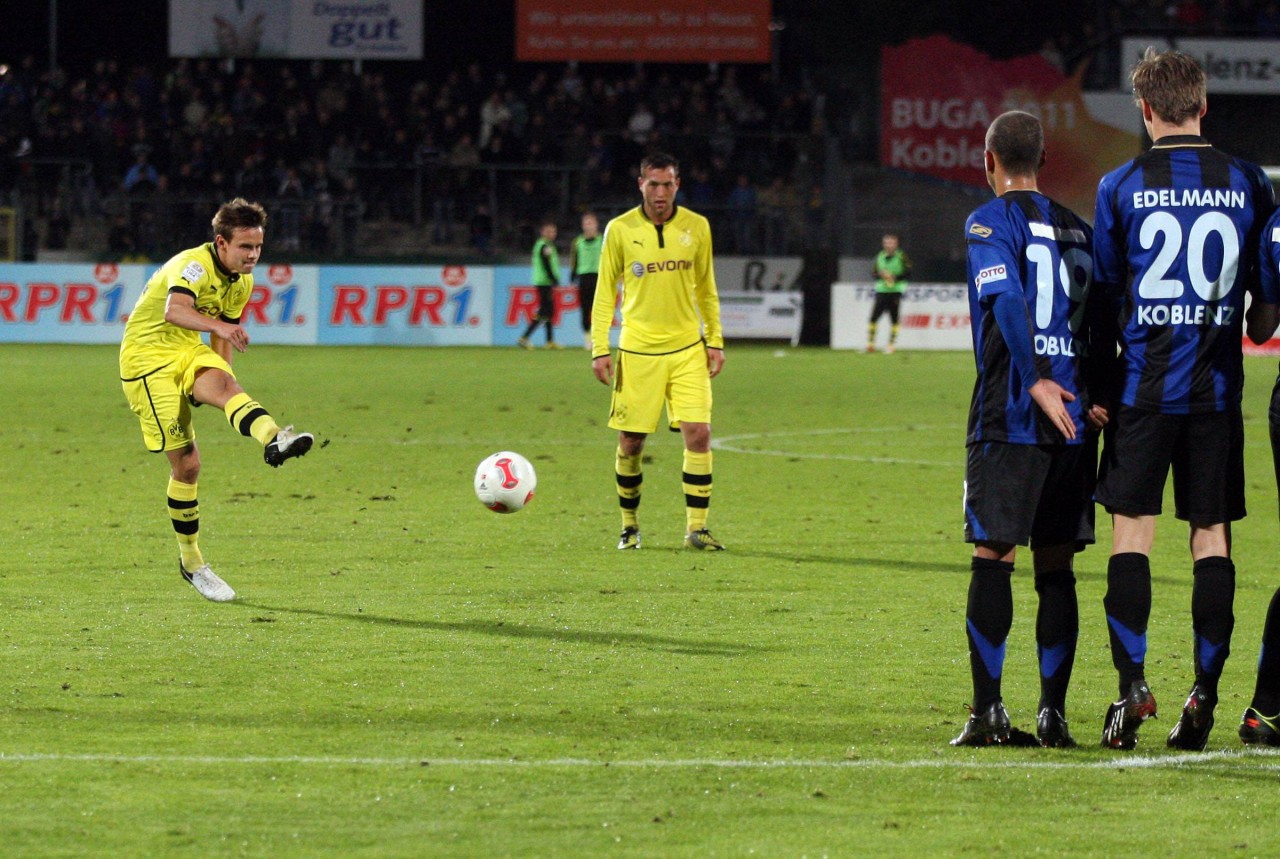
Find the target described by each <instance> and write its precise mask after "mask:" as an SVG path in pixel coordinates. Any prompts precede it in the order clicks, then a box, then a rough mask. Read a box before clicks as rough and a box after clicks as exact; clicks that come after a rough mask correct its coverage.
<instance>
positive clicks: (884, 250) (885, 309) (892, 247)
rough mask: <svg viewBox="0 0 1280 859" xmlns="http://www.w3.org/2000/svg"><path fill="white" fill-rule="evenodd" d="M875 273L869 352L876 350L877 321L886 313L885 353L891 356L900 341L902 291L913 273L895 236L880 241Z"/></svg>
mask: <svg viewBox="0 0 1280 859" xmlns="http://www.w3.org/2000/svg"><path fill="white" fill-rule="evenodd" d="M872 274H873V276H874V277H875V279H876V303H875V305H874V306H873V307H872V308H871V319H870V320H869V321H868V323H867V351H868V352H874V351H876V321H877V320H879V319H880V317H881V316H883V315H884V314H886V313H887V314H889V325H890V327H889V345H887V346H886V347H885V349H884V351H885V352H886V353H890V352H893V344H894V343H896V342H897V340H898V311H899V309H900V308H901V306H902V292H903V290H905V289H906V288H907V277H908V276H909V275H910V274H911V258H910V257H908V256H907V254H906V252H905V251H903V250H902V248H900V247H898V237H897V235H896V234H894V233H885V234H884V237H883V238H882V239H880V253H878V254H876V261H875V267H874V270H873V272H872Z"/></svg>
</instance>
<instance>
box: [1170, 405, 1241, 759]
mask: <svg viewBox="0 0 1280 859" xmlns="http://www.w3.org/2000/svg"><path fill="white" fill-rule="evenodd" d="M1183 423H1184V432H1183V433H1182V435H1181V437H1180V438H1179V440H1178V444H1177V446H1176V447H1175V449H1174V455H1173V487H1174V493H1173V495H1174V500H1175V503H1176V514H1177V516H1178V518H1179V519H1185V520H1188V521H1189V522H1190V525H1191V558H1192V563H1193V566H1192V572H1193V574H1194V575H1193V582H1194V583H1193V585H1192V589H1191V627H1192V633H1193V645H1192V647H1193V653H1194V655H1195V681H1194V682H1193V684H1192V686H1191V691H1190V692H1189V693H1187V699H1186V703H1185V704H1184V705H1183V708H1182V714H1181V715H1180V716H1179V719H1178V723H1177V725H1175V726H1174V728H1173V730H1172V731H1171V732H1170V734H1169V740H1168V743H1169V745H1170V746H1172V747H1174V748H1180V749H1189V750H1194V751H1198V750H1200V749H1203V748H1204V747H1205V745H1206V744H1207V743H1208V741H1209V731H1210V730H1211V729H1212V728H1213V711H1214V708H1215V707H1216V706H1217V704H1218V680H1219V678H1220V677H1221V676H1222V669H1223V667H1224V665H1225V664H1226V661H1227V657H1228V656H1229V655H1230V653H1231V633H1232V631H1233V630H1234V628H1235V605H1234V604H1235V593H1236V568H1235V564H1234V563H1233V562H1232V560H1231V523H1232V522H1233V521H1235V520H1237V519H1241V518H1243V517H1244V514H1245V499H1244V423H1243V420H1242V418H1241V416H1240V411H1239V409H1229V410H1227V411H1225V412H1221V413H1215V414H1207V415H1191V416H1189V417H1187V418H1186V419H1185V421H1184V422H1183Z"/></svg>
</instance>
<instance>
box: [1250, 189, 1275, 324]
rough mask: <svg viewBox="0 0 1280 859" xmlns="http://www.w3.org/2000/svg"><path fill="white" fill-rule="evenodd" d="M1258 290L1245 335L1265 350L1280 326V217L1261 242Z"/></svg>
mask: <svg viewBox="0 0 1280 859" xmlns="http://www.w3.org/2000/svg"><path fill="white" fill-rule="evenodd" d="M1258 261H1259V265H1258V281H1257V289H1256V290H1254V291H1252V292H1251V297H1252V299H1253V300H1252V301H1251V302H1250V304H1249V310H1248V312H1246V313H1245V317H1244V318H1245V334H1246V335H1248V337H1249V339H1250V340H1252V341H1253V342H1254V343H1257V344H1258V345H1259V346H1261V345H1262V344H1263V343H1266V342H1267V341H1268V340H1270V339H1271V335H1273V334H1275V333H1276V328H1277V326H1280V215H1276V216H1274V217H1272V218H1271V220H1269V221H1268V222H1267V225H1266V227H1265V228H1264V229H1263V231H1262V238H1261V240H1260V241H1259V242H1258Z"/></svg>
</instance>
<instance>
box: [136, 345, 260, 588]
mask: <svg viewBox="0 0 1280 859" xmlns="http://www.w3.org/2000/svg"><path fill="white" fill-rule="evenodd" d="M182 382H183V368H182V360H181V358H179V359H176V360H174V361H172V362H170V364H169V365H168V366H167V367H166V368H165V370H163V371H160V372H156V373H152V374H150V375H148V376H145V377H142V378H139V379H131V380H129V381H126V382H124V383H123V384H124V392H125V397H126V398H127V399H128V400H129V407H130V408H131V409H132V410H133V412H134V414H136V415H137V416H138V420H139V423H140V425H141V428H142V436H143V439H144V441H145V442H146V445H147V449H148V450H150V451H151V452H153V453H161V452H163V453H164V454H165V456H166V457H167V458H168V460H169V469H170V473H169V482H168V487H167V490H166V497H167V500H168V504H167V506H168V510H169V522H170V524H171V525H172V526H173V530H174V533H175V534H176V535H177V539H178V556H179V558H178V569H179V571H180V572H181V573H182V577H183V578H184V579H186V580H187V581H189V582H192V584H195V585H196V587H197V589H200V588H201V585H205V584H208V585H209V587H208V592H207V593H206V591H205V590H200V592H201V593H202V594H204V595H205V596H206V597H208V598H209V599H215V600H227V599H231V598H232V597H234V596H235V592H234V591H232V590H231V588H229V587H227V584H226V582H223V581H222V580H221V579H217V577H216V576H214V577H213V578H214V579H217V583H220V584H221V588H219V587H217V583H214V582H213V581H212V580H206V579H205V578H204V577H203V575H202V576H201V578H200V582H199V584H197V583H196V581H194V580H193V576H192V574H193V572H194V571H199V570H207V569H208V565H207V564H206V563H205V562H204V557H203V556H202V555H201V553H200V542H199V538H200V508H199V505H198V504H197V501H196V486H197V481H198V480H199V477H200V451H199V448H197V447H196V442H195V429H194V428H193V427H192V425H191V404H190V403H189V402H188V400H187V394H186V391H185V390H184V389H183V387H182ZM210 574H211V575H212V571H210Z"/></svg>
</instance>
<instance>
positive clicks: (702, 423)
mask: <svg viewBox="0 0 1280 859" xmlns="http://www.w3.org/2000/svg"><path fill="white" fill-rule="evenodd" d="M666 360H667V361H668V363H669V364H670V365H671V382H670V387H669V388H668V390H667V399H668V406H667V410H668V417H669V418H671V419H672V420H673V422H674V423H676V424H678V425H679V427H680V436H681V440H682V441H683V442H684V457H683V461H682V463H681V469H680V474H681V480H680V482H681V484H682V487H683V489H684V510H685V545H687V546H689V547H691V548H694V549H707V550H711V551H715V552H718V551H721V550H723V549H724V544H723V543H721V542H720V541H719V540H717V539H716V538H715V537H713V536H712V535H711V532H710V531H709V530H708V529H707V515H708V513H709V512H710V507H711V485H712V480H711V468H712V453H711V402H712V398H711V375H710V373H709V372H708V370H707V350H706V348H705V347H704V346H702V345H698V346H696V347H694V348H691V349H685V350H684V351H682V352H677V353H676V354H674V355H669V356H666Z"/></svg>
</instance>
